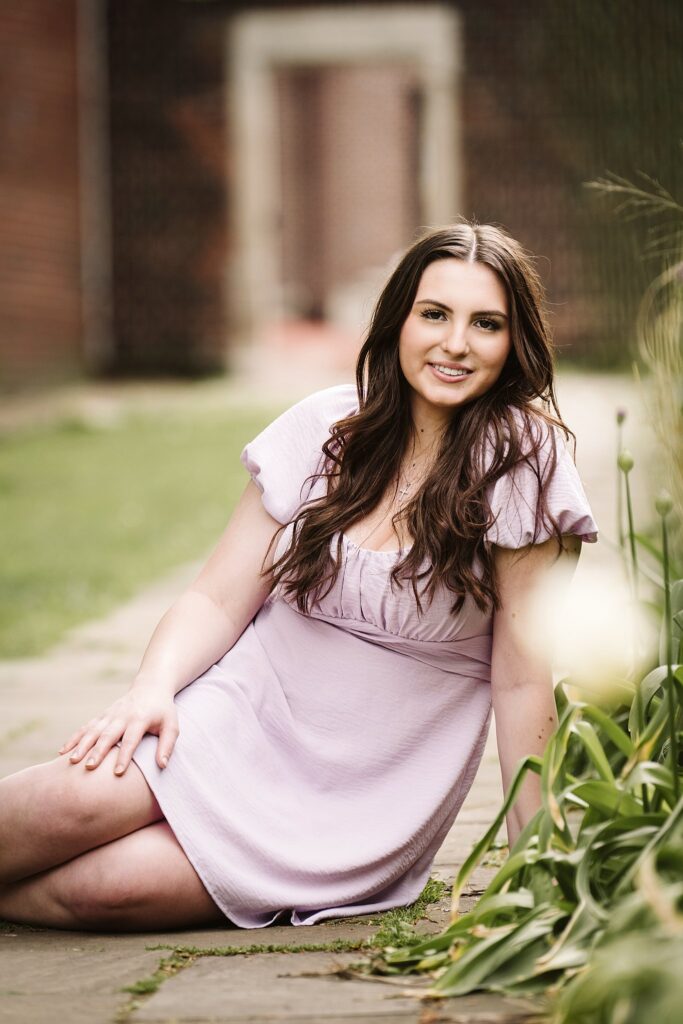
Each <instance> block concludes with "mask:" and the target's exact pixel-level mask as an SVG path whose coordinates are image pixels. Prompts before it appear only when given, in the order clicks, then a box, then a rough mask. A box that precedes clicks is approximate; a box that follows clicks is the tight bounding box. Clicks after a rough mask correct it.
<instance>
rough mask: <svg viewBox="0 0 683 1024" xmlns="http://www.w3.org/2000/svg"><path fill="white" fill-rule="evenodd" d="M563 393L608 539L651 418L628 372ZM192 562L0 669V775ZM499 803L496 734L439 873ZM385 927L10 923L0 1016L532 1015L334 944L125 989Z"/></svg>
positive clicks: (105, 674) (72, 704) (597, 552)
mask: <svg viewBox="0 0 683 1024" xmlns="http://www.w3.org/2000/svg"><path fill="white" fill-rule="evenodd" d="M559 394H560V404H561V407H562V411H563V414H564V415H565V417H566V419H567V421H568V422H569V423H570V424H571V425H572V427H573V428H574V429H575V431H576V433H577V435H578V439H579V457H578V462H579V467H580V470H581V473H582V476H583V478H584V482H585V485H586V489H587V492H588V495H589V498H590V500H591V503H592V505H593V508H594V512H595V515H596V518H597V520H598V523H599V524H600V525H601V526H602V528H603V532H604V535H605V537H606V538H607V540H609V538H610V537H612V538H613V537H614V529H613V522H614V477H615V474H614V471H613V461H614V459H613V456H614V427H613V422H614V409H615V407H616V406H619V405H625V406H628V407H630V409H631V418H630V421H629V433H630V434H631V436H630V437H629V446H630V447H631V448H633V449H635V453H636V455H637V456H639V457H640V458H641V459H642V460H643V462H644V461H646V457H647V455H648V452H649V451H651V450H652V447H651V441H650V438H649V434H648V431H647V428H646V427H645V425H644V419H643V414H642V412H639V411H638V410H639V404H638V402H637V401H636V398H635V392H634V388H633V385H632V383H631V382H630V381H628V380H627V379H621V378H610V377H599V376H592V377H578V376H567V377H564V378H563V379H562V380H561V382H560V388H559ZM613 559H614V556H613V554H612V552H611V549H610V546H609V543H607V541H606V542H605V544H604V545H598V546H597V548H596V547H591V548H586V549H585V550H584V556H583V558H582V562H584V563H587V564H589V565H590V564H596V563H599V564H607V563H608V562H610V561H613ZM196 568H197V566H194V565H193V566H185V567H182V568H181V569H179V570H177V571H176V572H173V573H172V574H170V575H169V576H168V577H167V578H165V579H163V580H161V581H159V582H158V583H157V584H156V585H155V586H154V587H152V588H150V589H148V590H146V591H144V592H143V593H141V594H140V595H139V596H138V597H137V598H136V599H135V600H133V601H131V602H130V603H128V604H126V605H125V606H124V607H122V608H120V609H118V610H117V611H116V612H115V613H114V614H112V615H110V616H108V617H107V618H106V619H104V620H102V621H99V622H92V623H88V624H86V625H84V626H81V627H79V628H78V629H77V630H74V631H73V632H72V633H71V634H70V635H69V636H68V637H67V638H66V639H65V641H64V642H63V643H61V644H60V645H59V646H58V647H56V648H54V649H53V650H51V651H50V652H48V654H47V655H45V656H44V657H41V658H37V659H30V660H21V661H13V662H4V663H0V700H1V703H2V718H1V719H0V773H2V774H3V775H4V774H6V773H9V772H10V771H16V770H17V769H19V768H21V767H23V766H25V765H28V764H31V763H34V762H36V761H42V760H46V759H48V758H49V757H51V756H52V755H53V754H54V753H55V752H56V750H57V748H58V747H59V746H60V744H61V742H62V741H63V739H64V738H65V737H66V735H67V734H68V733H69V732H70V731H71V730H72V729H73V727H74V725H75V724H78V723H79V722H81V721H82V720H85V719H87V718H88V717H90V716H91V715H92V714H94V713H95V712H96V711H98V710H99V709H101V708H102V707H103V706H105V705H106V704H107V703H109V702H110V701H111V700H113V699H114V698H115V696H117V695H118V694H119V693H120V692H121V690H122V689H123V688H125V687H126V686H127V685H128V682H129V681H130V679H131V677H132V675H133V674H134V672H135V671H136V669H137V666H138V663H139V660H140V657H141V654H142V652H143V650H144V648H145V646H146V643H147V640H148V638H149V635H150V633H151V632H152V630H153V628H154V626H155V625H156V622H157V621H158V619H159V618H160V616H161V615H162V614H163V612H164V611H165V609H166V608H167V607H168V605H169V604H170V603H171V602H172V601H173V600H174V598H175V596H176V595H177V594H178V593H179V592H180V590H181V589H182V588H183V586H185V584H186V583H187V582H189V580H190V579H191V578H192V577H193V575H194V574H195V571H196ZM579 571H581V567H580V569H579ZM501 798H502V794H501V786H500V778H499V771H498V764H497V758H496V748H495V739H494V731H493V730H492V732H491V735H490V738H489V743H488V745H487V748H486V753H485V756H484V759H483V762H482V765H481V768H480V771H479V773H478V776H477V779H476V781H475V784H474V786H473V788H472V790H471V791H470V794H469V796H468V798H467V800H466V802H465V805H464V807H463V809H462V811H461V814H460V815H459V817H458V820H457V821H456V823H455V825H454V826H453V829H452V830H451V833H450V834H449V836H448V837H447V840H446V842H445V843H444V845H443V847H442V849H441V851H440V852H439V854H438V856H437V858H436V862H435V866H434V874H435V875H436V876H437V877H439V878H442V879H444V880H445V881H447V882H449V883H450V882H452V879H453V876H454V873H455V870H456V869H457V867H458V866H459V865H460V864H461V863H462V861H463V859H464V858H465V857H466V855H467V854H468V853H469V851H470V849H471V847H472V844H473V843H474V842H475V841H476V840H477V839H478V838H479V837H480V836H481V835H482V834H483V832H484V831H485V830H486V828H487V827H488V825H489V824H490V823H491V821H492V819H493V818H494V816H495V814H496V812H497V809H498V807H499V805H500V802H501ZM398 813H400V809H398ZM493 871H494V869H493V868H491V867H482V868H480V869H479V870H478V871H477V872H475V874H474V876H473V877H472V880H471V883H470V885H469V887H468V891H467V894H466V897H465V905H466V906H467V905H471V903H472V901H473V900H474V899H476V896H477V893H478V892H479V891H481V889H482V888H483V887H484V886H485V885H486V882H487V880H488V879H489V878H490V877H491V875H492V874H493ZM447 918H448V900H447V899H444V900H442V901H441V902H440V903H439V904H437V905H433V906H432V907H431V908H429V912H428V918H427V919H426V920H424V921H422V922H421V925H420V927H421V928H424V929H429V930H433V931H438V930H439V929H440V928H441V927H443V926H444V924H445V923H446V921H447ZM377 922H378V918H377V917H374V918H362V919H361V918H359V919H355V920H352V921H348V920H347V921H341V922H338V923H337V922H331V923H324V924H321V925H316V926H314V927H312V928H296V929H295V928H293V927H292V926H273V927H271V928H268V929H266V930H257V931H253V932H252V931H242V930H237V929H218V930H212V931H201V932H182V933H174V934H168V933H165V934H149V935H135V936H111V935H99V934H98V935H95V934H81V933H73V932H69V933H66V932H64V933H57V932H49V931H42V930H32V929H23V928H12V927H11V926H5V927H4V930H2V929H0V1022H12V1024H18V1022H22V1024H23V1022H26V1024H48V1022H49V1024H54V1021H56V1020H64V1021H68V1022H69V1024H80V1022H81V1021H83V1022H86V1021H87V1022H88V1024H99V1022H103V1024H104V1022H117V1021H118V1022H127V1021H129V1022H130V1024H137V1022H139V1024H142V1022H148V1024H151V1022H164V1024H171V1022H179V1024H180V1022H183V1024H190V1022H192V1024H203V1022H209V1021H216V1022H226V1024H227V1022H266V1021H281V1022H287V1024H303V1022H304V1021H305V1022H307V1024H311V1022H318V1021H320V1022H325V1024H342V1022H345V1024H350V1022H355V1024H364V1022H366V1024H373V1022H377V1024H380V1022H381V1024H399V1022H401V1024H408V1022H409V1024H440V1022H444V1024H446V1022H461V1024H465V1022H468V1024H475V1022H476V1024H485V1022H493V1021H499V1022H506V1024H513V1022H515V1021H522V1020H528V1019H529V1014H530V1013H531V1012H532V1010H533V1007H532V1005H531V1004H530V1003H528V1002H523V1001H518V1000H510V999H503V998H499V997H493V996H490V995H476V996H471V997H465V998H460V999H457V1000H450V1001H448V1002H445V1003H443V1004H440V1003H439V1004H434V1003H428V1004H425V1003H422V1002H420V1001H418V1000H416V999H415V998H412V997H408V996H405V995H403V994H402V990H401V989H400V988H396V987H393V986H389V985H386V984H380V983H375V984H373V983H371V982H368V981H363V980H347V979H344V980H342V979H341V978H339V977H338V976H336V975H333V974H330V973H329V972H330V971H333V970H337V969H338V968H339V967H340V966H343V965H346V964H348V963H350V962H353V961H354V960H357V959H358V954H354V953H344V954H338V953H336V954H335V953H332V952H330V951H319V952H297V953H294V952H279V953H269V954H265V953H261V954H250V955H246V954H239V955H231V956H216V955H215V953H211V955H204V956H198V957H197V958H195V959H194V960H191V961H187V960H186V961H185V965H184V966H182V963H181V964H180V966H182V969H180V970H178V971H177V973H173V970H174V969H175V968H174V967H172V968H167V974H168V976H167V978H166V980H164V981H163V983H162V984H160V985H159V987H158V988H157V989H156V991H153V992H151V993H150V994H147V995H144V994H138V995H135V996H133V995H131V994H130V993H127V992H126V991H125V988H126V987H129V986H131V985H134V984H135V983H136V982H140V981H141V980H142V979H146V978H150V977H151V976H152V975H154V973H155V971H157V969H158V967H159V964H160V961H161V960H162V959H164V958H168V957H169V956H170V955H171V951H172V950H173V948H174V947H193V948H196V949H198V950H204V951H215V950H216V948H217V947H225V946H233V947H234V946H239V947H240V948H243V947H246V946H250V945H252V944H257V943H258V944H264V943H268V944H282V945H291V944H301V943H316V944H321V945H322V944H327V943H330V942H333V941H335V940H338V939H352V940H354V939H362V938H365V937H368V936H370V935H371V934H372V933H373V931H374V930H375V928H376V927H377ZM159 947H161V948H159ZM176 959H177V958H176ZM175 966H178V963H176V965H175ZM150 987H151V986H150Z"/></svg>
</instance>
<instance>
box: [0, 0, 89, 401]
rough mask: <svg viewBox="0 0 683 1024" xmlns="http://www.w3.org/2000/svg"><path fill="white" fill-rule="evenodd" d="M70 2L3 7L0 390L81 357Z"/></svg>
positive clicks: (69, 366) (58, 371)
mask: <svg viewBox="0 0 683 1024" xmlns="http://www.w3.org/2000/svg"><path fill="white" fill-rule="evenodd" d="M77 131H78V105H77V77H76V2H75V0H22V2H21V3H13V4H9V3H6V4H2V5H0V139H1V140H2V141H1V144H0V388H3V387H8V386H13V385H15V384H17V383H19V382H23V383H31V382H33V381H38V380H41V379H45V378H48V377H51V376H54V375H60V376H62V375H67V374H68V373H73V372H74V371H75V370H76V369H77V368H78V367H79V365H80V360H81V354H80V344H81V342H80V335H81V313H80V279H79V274H80V271H79V204H78V150H77Z"/></svg>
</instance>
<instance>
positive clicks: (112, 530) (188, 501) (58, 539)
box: [0, 409, 274, 658]
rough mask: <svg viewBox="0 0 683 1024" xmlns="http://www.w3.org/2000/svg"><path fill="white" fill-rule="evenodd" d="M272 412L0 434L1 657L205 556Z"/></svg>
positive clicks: (33, 650)
mask: <svg viewBox="0 0 683 1024" xmlns="http://www.w3.org/2000/svg"><path fill="white" fill-rule="evenodd" d="M273 414H274V411H273V410H272V409H271V410H264V409H255V410H253V411H250V412H248V413H245V412H244V411H239V412H212V411H201V410H200V411H199V412H197V413H194V414H190V413H188V412H187V411H185V412H182V413H174V414H172V415H171V414H170V413H169V412H163V413H161V414H155V415H152V414H145V415H143V414H140V413H137V414H130V415H129V416H127V417H126V418H124V419H123V420H121V421H120V422H118V423H117V424H116V425H114V426H111V427H104V426H102V427H98V426H95V425H90V424H89V423H85V422H83V421H80V420H71V421H66V422H62V423H60V424H58V425H56V426H52V427H49V428H41V429H35V430H31V431H23V432H21V433H14V434H10V435H8V436H5V437H1V438H0V522H1V524H2V525H1V529H0V658H10V657H23V656H28V655H35V654H39V653H41V652H42V651H44V650H45V649H46V648H47V647H48V646H49V645H51V644H53V643H54V642H55V641H57V640H58V639H59V638H60V637H61V636H62V634H63V633H64V631H65V630H66V629H68V628H69V627H71V626H73V625H75V624H77V623H79V622H82V621H84V620H85V619H89V618H92V617H94V616H100V615H103V614H104V613H105V612H107V611H109V610H110V609H111V608H113V607H114V606H115V605H116V604H117V603H119V602H121V601H123V600H125V599H126V598H128V597H130V596H131V595H133V594H134V593H135V592H136V590H138V589H139V588H140V587H141V586H143V585H144V584H146V583H148V582H151V581H152V580H154V579H155V577H157V576H159V575H160V574H162V573H163V572H165V571H166V570H168V569H171V568H172V567H173V566H176V565H179V564H181V563H183V562H185V561H188V560H191V559H195V558H201V557H202V556H203V555H204V554H208V552H209V550H210V549H211V547H212V546H213V544H214V542H215V541H216V539H217V537H218V535H219V533H220V532H221V530H222V529H223V526H224V525H225V522H226V521H227V519H228V516H229V514H230V511H231V509H232V507H233V505H234V503H235V500H236V499H237V497H238V496H239V494H240V493H241V491H242V488H243V487H244V485H245V483H246V481H247V475H246V473H245V471H244V469H243V467H242V466H241V464H240V462H239V453H240V450H241V448H242V446H243V445H244V443H245V441H247V440H249V438H250V437H252V436H253V435H254V434H255V433H257V432H258V430H259V429H261V427H262V426H263V425H264V424H265V423H267V422H268V420H269V419H271V418H272V416H273Z"/></svg>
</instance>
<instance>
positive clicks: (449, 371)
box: [429, 363, 472, 377]
mask: <svg viewBox="0 0 683 1024" xmlns="http://www.w3.org/2000/svg"><path fill="white" fill-rule="evenodd" d="M429 365H430V366H432V367H433V368H434V369H435V370H438V371H439V373H445V374H446V376H447V377H466V376H467V375H468V374H470V373H472V371H471V370H456V369H454V368H453V367H452V366H443V365H442V364H441V363H430V364H429Z"/></svg>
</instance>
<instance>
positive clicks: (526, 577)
mask: <svg viewBox="0 0 683 1024" xmlns="http://www.w3.org/2000/svg"><path fill="white" fill-rule="evenodd" d="M562 544H563V547H562V551H561V553H560V557H559V558H558V557H557V555H558V543H557V540H555V539H551V540H548V541H545V542H544V543H543V544H535V545H532V546H530V547H527V548H520V549H516V550H511V549H508V548H501V547H495V548H494V557H495V563H496V574H497V579H498V586H499V590H500V599H501V605H500V608H499V610H498V611H496V612H495V613H494V618H493V651H492V657H491V694H492V700H493V713H494V716H495V720H496V739H497V743H498V756H499V759H500V769H501V775H502V782H503V791H504V793H505V794H507V792H508V790H509V788H510V784H511V782H512V779H513V777H514V774H515V771H516V769H517V767H518V765H519V762H520V761H521V760H522V759H523V758H525V757H527V756H528V755H529V754H536V755H538V756H539V757H540V756H542V754H543V752H544V750H545V747H546V743H547V742H548V738H549V737H550V734H551V733H552V732H553V731H554V729H555V727H556V725H557V711H556V708H555V698H554V694H553V679H552V668H551V664H550V659H549V657H548V653H547V646H548V645H547V644H546V643H540V644H535V643H534V637H533V630H534V628H535V627H534V623H533V620H532V616H531V607H530V603H531V602H530V599H531V598H532V596H533V594H534V591H535V589H536V587H537V586H538V585H540V584H541V583H543V582H544V581H545V579H546V578H547V575H548V573H552V574H553V575H556V576H557V586H566V585H567V583H568V577H569V576H570V574H571V572H573V570H574V568H575V567H576V562H577V561H578V557H579V553H580V551H581V540H580V539H579V538H578V537H575V536H572V535H567V536H565V537H563V538H562ZM567 570H570V572H567ZM540 806H541V784H540V779H539V777H538V775H536V774H535V773H534V772H528V773H527V775H526V776H525V779H524V782H523V783H522V787H521V789H520V791H519V794H518V796H517V799H516V800H515V803H514V804H513V806H512V807H511V808H510V810H509V812H508V815H507V819H506V821H507V833H508V841H509V844H510V847H512V845H513V843H514V842H515V841H516V839H517V837H518V836H519V833H520V832H521V831H522V829H523V828H524V826H525V825H526V824H527V823H528V822H529V821H530V820H531V818H533V816H534V814H535V813H536V811H537V810H538V809H539V807H540Z"/></svg>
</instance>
